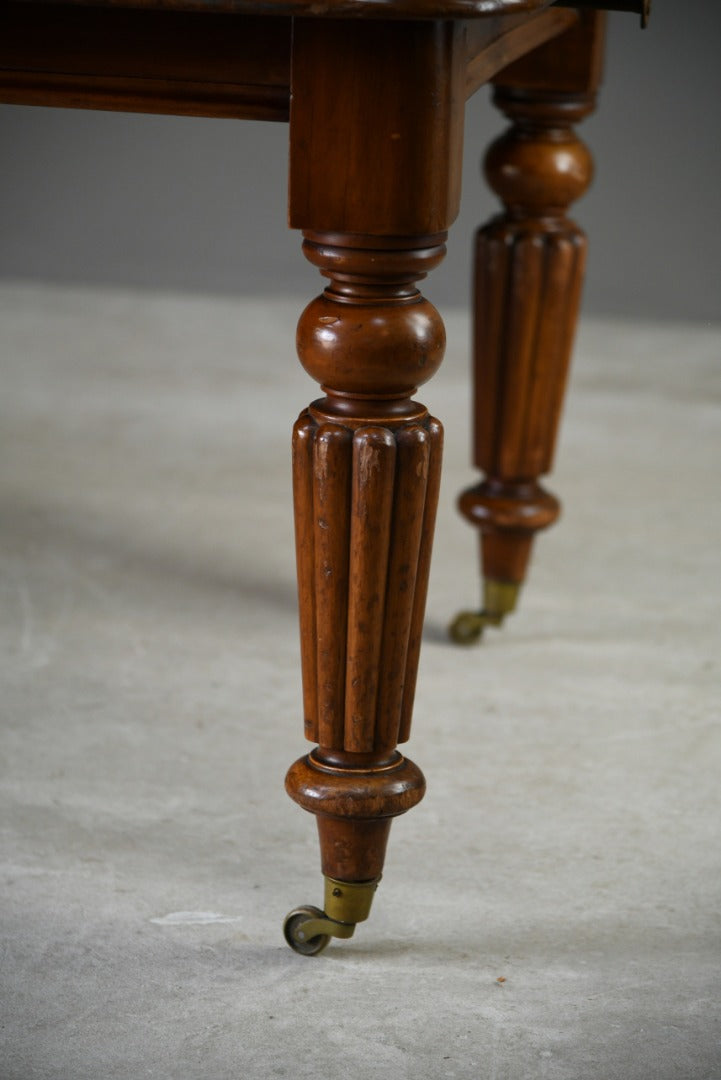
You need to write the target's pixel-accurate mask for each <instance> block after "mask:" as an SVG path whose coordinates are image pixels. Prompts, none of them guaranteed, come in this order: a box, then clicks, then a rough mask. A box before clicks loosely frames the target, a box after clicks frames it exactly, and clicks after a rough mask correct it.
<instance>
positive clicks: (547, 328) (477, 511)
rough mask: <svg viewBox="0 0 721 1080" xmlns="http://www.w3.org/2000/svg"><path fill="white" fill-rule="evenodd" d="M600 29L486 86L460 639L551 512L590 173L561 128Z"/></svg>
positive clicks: (493, 615)
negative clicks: (488, 138) (489, 207)
mask: <svg viewBox="0 0 721 1080" xmlns="http://www.w3.org/2000/svg"><path fill="white" fill-rule="evenodd" d="M603 21H604V20H603V16H602V15H600V14H599V13H597V12H591V13H586V14H585V15H583V16H582V18H581V20H580V21H579V23H578V24H577V25H576V26H574V27H573V28H572V29H570V30H568V31H566V32H565V33H564V34H563V35H561V36H560V37H558V38H556V39H554V40H553V41H551V42H549V43H548V44H546V45H543V46H542V47H540V48H539V49H536V50H535V51H534V52H532V53H529V54H528V56H526V57H524V58H523V59H522V60H520V61H518V62H516V63H514V64H512V65H511V66H510V67H509V68H507V69H506V70H505V71H503V72H502V73H501V74H500V75H499V76H498V77H497V78H496V79H495V80H494V82H495V93H494V102H495V104H496V105H497V106H498V107H499V108H500V109H501V110H502V111H503V112H504V113H505V114H506V115H507V116H508V117H509V119H510V120H511V127H510V128H509V129H508V130H507V131H506V132H505V133H504V134H503V135H502V136H501V137H500V138H499V139H498V140H496V142H494V143H493V145H492V146H491V147H490V149H489V151H488V154H487V156H486V161H485V172H486V176H487V178H488V181H489V183H490V185H491V187H492V188H493V190H494V191H495V192H496V193H497V194H498V195H499V196H500V198H501V200H502V201H503V204H504V207H505V211H504V213H502V214H500V215H499V216H497V217H495V218H494V219H493V220H491V221H490V222H489V223H488V224H487V225H486V226H485V227H483V228H482V229H480V230H479V232H478V234H477V238H476V280H475V376H474V378H475V464H476V465H477V467H478V468H479V469H480V470H481V471H482V472H483V473H484V474H485V476H484V479H483V480H482V481H481V482H480V483H478V484H476V485H475V486H474V487H472V488H470V489H469V490H468V491H465V492H464V493H463V494H462V495H461V497H460V500H459V505H460V509H461V512H462V513H463V514H464V515H465V517H466V518H467V519H468V520H469V521H470V522H471V523H472V524H474V525H476V526H477V527H478V528H479V529H480V543H481V566H482V575H483V582H484V590H483V591H484V596H483V607H482V610H481V611H480V612H478V611H471V612H462V613H461V614H460V615H458V616H457V618H456V619H455V621H454V622H453V623H452V625H451V635H452V637H453V638H454V639H455V640H456V641H458V642H460V643H464V644H466V643H470V642H473V641H476V640H478V638H479V637H480V635H481V633H482V631H483V628H484V627H485V626H486V625H499V624H500V623H501V622H502V621H503V618H504V617H505V616H506V615H507V614H509V613H510V612H511V611H513V609H514V608H515V606H516V601H517V597H518V592H519V590H520V587H521V585H522V583H523V581H524V578H525V576H526V570H527V566H528V562H529V557H530V553H531V547H532V543H533V538H534V536H535V534H536V532H537V531H538V530H540V529H544V528H546V527H547V526H548V525H550V524H551V523H552V522H554V521H555V520H556V518H557V517H558V514H559V509H560V507H559V503H558V500H557V499H556V498H555V496H553V495H551V494H550V493H549V492H547V491H545V490H544V488H543V487H541V485H540V484H539V482H538V481H539V477H541V476H542V475H544V474H545V473H547V472H549V471H550V469H551V466H552V461H553V453H554V446H555V442H556V435H557V431H558V423H559V418H560V414H561V408H562V404H563V395H564V390H565V385H566V377H567V373H568V366H569V361H570V357H571V349H572V344H573V337H574V332H575V324H576V319H577V314H578V308H579V301H580V295H581V285H582V278H583V270H584V262H585V254H586V240H585V236H584V234H583V233H582V231H581V230H580V229H579V228H578V226H577V225H576V224H575V223H574V222H573V221H571V220H570V219H569V218H568V217H567V215H566V211H567V209H568V207H569V205H570V204H571V203H572V202H573V201H574V200H575V199H578V198H579V197H580V196H581V195H582V194H583V193H584V191H585V190H586V188H587V186H588V184H589V183H590V181H591V177H592V161H591V157H590V154H589V152H588V150H587V149H586V147H585V146H584V144H583V143H582V142H581V141H580V140H579V139H578V138H577V136H576V134H575V132H574V129H573V125H574V124H575V123H576V122H578V121H579V120H582V119H583V118H584V117H585V116H587V115H588V113H589V112H591V111H592V109H593V107H594V103H595V96H596V90H597V88H598V85H599V82H600V73H601V60H602V45H603Z"/></svg>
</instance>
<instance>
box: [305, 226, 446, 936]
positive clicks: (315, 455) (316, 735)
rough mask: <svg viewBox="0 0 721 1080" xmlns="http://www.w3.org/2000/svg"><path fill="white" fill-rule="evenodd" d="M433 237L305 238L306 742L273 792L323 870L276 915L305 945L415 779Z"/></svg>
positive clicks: (434, 333)
mask: <svg viewBox="0 0 721 1080" xmlns="http://www.w3.org/2000/svg"><path fill="white" fill-rule="evenodd" d="M444 239H445V238H444V236H443V235H439V236H432V237H418V238H414V239H407V240H395V241H391V240H389V239H385V240H374V239H372V238H364V237H360V236H339V235H333V236H330V237H325V236H323V235H320V234H310V233H307V234H306V240H305V244H304V250H305V253H306V255H307V257H308V258H309V259H310V260H311V262H314V263H315V264H316V265H317V266H318V267H319V268H320V269H321V270H322V271H323V272H324V273H326V274H327V275H328V276H329V277H330V279H331V283H330V285H329V286H328V287H327V288H326V289H325V291H324V293H323V295H322V296H320V297H318V299H317V300H314V301H313V302H312V303H311V304H310V305H309V307H308V308H307V309H306V311H305V312H304V314H303V315H302V317H301V320H300V323H299V327H298V352H299V355H300V359H301V361H302V363H303V365H304V367H305V368H306V369H307V370H308V371H309V372H310V374H311V375H313V377H314V378H315V379H317V380H318V382H320V383H321V384H322V385H323V388H324V390H325V392H326V396H325V397H324V398H322V399H320V400H319V401H316V402H314V404H313V405H311V407H310V408H309V409H307V410H306V411H305V412H303V413H302V414H301V416H300V418H299V420H298V422H297V423H296V426H295V430H294V438H293V476H294V492H295V516H296V538H297V558H298V577H299V582H300V598H301V652H302V669H303V693H304V711H305V731H306V735H307V737H308V738H309V739H311V740H312V741H314V742H316V743H317V744H318V745H317V747H316V749H315V750H313V751H311V753H310V754H307V755H305V756H304V757H302V758H301V759H300V760H299V761H297V762H296V763H295V764H294V765H293V766H292V767H291V769H290V771H289V773H288V776H287V778H286V787H287V790H288V792H289V794H290V795H291V797H292V798H293V799H295V801H296V802H298V803H299V804H300V805H301V806H303V807H304V808H305V809H306V810H310V811H311V812H312V813H314V814H316V816H317V822H318V832H319V836H320V845H321V864H322V870H323V874H324V875H325V878H326V897H325V905H324V908H325V910H324V912H320V911H318V910H316V909H313V908H299V909H296V910H295V911H293V912H291V914H290V915H289V917H288V919H287V921H286V937H287V938H288V941H289V943H290V944H291V945H293V946H294V947H300V951H304V952H310V951H313V952H315V951H320V948H322V947H323V946H324V945H325V944H326V943H327V940H328V939H329V937H330V936H336V937H348V936H350V934H351V933H352V931H353V928H354V926H355V923H356V922H359V921H361V919H364V918H366V917H367V915H368V913H369V910H370V902H371V899H372V896H373V893H374V891H375V888H376V885H377V883H378V881H379V879H380V876H381V871H382V868H383V859H384V855H385V847H386V842H387V839H388V832H389V829H390V823H391V819H392V818H393V817H395V816H397V815H398V814H402V813H404V812H405V811H406V810H408V809H410V808H411V807H412V806H414V805H415V804H416V803H417V802H418V801H419V800H420V799H421V798H422V796H423V793H424V788H425V782H424V779H423V775H422V773H421V771H420V769H418V767H417V766H416V765H414V764H413V763H412V762H411V761H409V760H408V759H406V758H404V757H403V756H402V755H401V754H400V753H399V752H398V750H397V749H396V747H397V744H398V743H401V742H404V741H405V740H407V739H408V736H409V733H410V723H411V712H412V707H413V697H414V691H415V682H416V672H417V669H418V654H419V650H420V642H421V629H422V624H423V611H424V606H425V599H426V589H427V585H428V571H429V566H430V549H431V541H432V536H433V524H434V519H435V513H436V504H437V500H438V486H439V478H440V461H441V446H442V429H441V426H440V424H439V423H438V421H437V420H434V419H433V418H432V417H430V416H429V415H428V412H427V410H426V409H425V408H424V407H423V406H422V405H419V404H418V403H417V402H415V401H413V400H412V398H411V394H412V393H413V391H414V390H415V388H416V385H417V384H418V383H420V382H425V380H426V379H428V378H429V377H430V376H431V375H432V374H433V373H434V372H435V370H436V369H437V367H438V365H439V364H440V362H441V359H442V356H443V349H444V344H445V334H444V329H443V323H442V322H441V319H440V316H439V315H438V313H437V312H436V310H435V309H434V308H433V306H432V305H431V304H430V303H428V301H427V300H424V299H423V297H422V296H421V294H420V293H419V292H418V290H417V289H416V287H415V281H416V279H417V278H419V277H422V276H424V275H425V273H426V272H427V270H429V269H430V268H431V267H432V266H434V265H436V264H437V263H438V262H439V261H440V259H441V258H442V256H443V253H444V251H445V248H444ZM391 359H392V363H389V360H391Z"/></svg>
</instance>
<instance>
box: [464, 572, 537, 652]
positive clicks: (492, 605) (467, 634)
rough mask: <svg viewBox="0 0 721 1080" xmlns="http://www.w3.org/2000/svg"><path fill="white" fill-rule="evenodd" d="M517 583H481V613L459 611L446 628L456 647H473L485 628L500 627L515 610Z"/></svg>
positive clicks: (488, 581)
mask: <svg viewBox="0 0 721 1080" xmlns="http://www.w3.org/2000/svg"><path fill="white" fill-rule="evenodd" d="M520 590H521V586H520V584H519V583H516V582H512V581H494V580H493V579H491V578H486V580H485V581H484V582H483V608H482V609H481V611H461V612H459V614H458V615H456V617H455V619H454V620H453V622H452V623H451V624H450V626H449V627H448V633H449V635H450V637H451V640H452V641H455V643H456V645H474V644H475V643H476V642H477V641H480V639H481V636H482V634H483V631H484V630H485V628H486V627H487V626H501V624H502V623H503V620H504V619H505V617H506V615H510V614H511V612H512V611H514V610H515V607H516V604H517V602H518V594H519V592H520Z"/></svg>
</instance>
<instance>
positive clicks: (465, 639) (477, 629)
mask: <svg viewBox="0 0 721 1080" xmlns="http://www.w3.org/2000/svg"><path fill="white" fill-rule="evenodd" d="M484 626H485V620H484V618H483V616H482V615H479V614H478V612H476V611H461V612H460V613H459V614H458V615H456V617H455V619H454V620H453V622H452V623H451V625H450V626H449V627H448V633H449V635H450V637H451V640H452V641H455V643H456V645H475V644H476V642H477V641H480V640H481V637H482V636H483V627H484Z"/></svg>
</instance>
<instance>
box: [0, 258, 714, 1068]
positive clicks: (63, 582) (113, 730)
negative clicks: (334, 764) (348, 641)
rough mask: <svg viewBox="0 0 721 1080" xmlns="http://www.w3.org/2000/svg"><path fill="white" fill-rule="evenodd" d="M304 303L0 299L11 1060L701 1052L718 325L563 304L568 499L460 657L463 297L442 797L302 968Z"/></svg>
mask: <svg viewBox="0 0 721 1080" xmlns="http://www.w3.org/2000/svg"><path fill="white" fill-rule="evenodd" d="M309 282H310V284H309V290H310V289H311V288H312V287H313V284H312V279H310V278H309ZM429 292H431V290H430V289H429ZM431 295H432V292H431ZM300 306H301V303H300V302H288V303H286V304H283V305H278V306H277V305H270V304H266V303H260V302H253V303H252V304H251V303H232V302H229V301H219V300H213V299H208V298H201V297H191V298H183V299H181V298H178V297H172V296H171V297H149V296H133V295H131V294H126V293H118V292H100V291H98V292H93V291H91V290H84V291H83V290H56V289H52V288H40V287H22V286H16V287H13V286H10V285H5V286H4V287H3V288H2V289H0V307H1V311H2V318H1V320H0V335H1V336H0V357H1V361H2V365H1V366H2V390H1V391H0V409H1V410H2V415H1V417H0V425H1V426H0V439H1V441H2V445H1V452H0V559H1V561H0V589H1V594H0V595H1V610H0V618H1V622H0V639H1V656H2V661H1V662H2V676H1V681H2V695H1V700H0V710H1V712H2V740H3V777H2V788H1V793H0V799H1V801H0V820H1V822H2V901H1V909H0V920H1V924H2V925H1V929H2V967H1V972H0V978H1V979H2V984H3V986H2V990H1V992H0V999H1V1001H0V1010H1V1012H2V1052H1V1054H0V1076H1V1077H2V1080H36V1078H37V1080H98V1077H102V1078H104V1080H116V1078H117V1080H140V1078H142V1077H155V1078H161V1080H201V1078H203V1080H231V1078H232V1080H265V1078H270V1077H276V1076H278V1077H280V1076H286V1077H289V1078H291V1077H292V1078H294V1080H304V1078H311V1077H312V1078H314V1080H315V1078H317V1077H325V1078H328V1080H341V1078H345V1077H347V1076H353V1077H358V1078H361V1080H376V1078H378V1080H380V1078H383V1080H386V1078H388V1077H390V1076H393V1077H396V1078H408V1080H410V1078H413V1080H440V1078H445V1077H456V1078H459V1080H476V1078H481V1080H581V1078H582V1080H719V1078H721V1042H720V1039H721V936H720V935H721V914H720V903H719V899H720V894H721V843H720V841H719V809H721V785H720V784H719V775H720V773H721V732H720V730H719V726H720V720H721V701H720V698H721V694H720V693H719V690H720V687H721V670H720V661H719V655H720V652H721V650H720V649H719V646H720V644H721V634H720V631H719V601H720V600H721V554H720V553H719V537H720V536H721V499H720V498H719V462H720V461H721V328H713V327H711V328H709V327H707V328H702V327H693V326H673V325H669V326H658V325H656V326H639V325H634V324H626V325H624V324H614V323H610V322H591V321H589V322H588V323H587V324H586V325H585V326H584V328H583V330H582V333H581V338H580V342H579V348H578V356H577V363H576V367H575V374H574V379H573V383H572V388H571V393H570V400H569V407H568V410H567V418H566V423H565V428H564V433H563V438H562V441H561V446H560V449H559V455H558V464H557V469H556V472H555V475H554V478H553V481H552V482H551V486H552V487H553V488H554V490H556V491H558V492H559V494H560V495H561V496H562V498H563V500H564V503H565V507H566V511H565V515H564V519H563V521H562V523H561V524H560V525H559V526H558V527H556V528H555V529H554V530H553V531H552V532H550V533H549V534H547V535H546V536H545V537H543V538H542V540H541V542H540V543H539V545H538V549H537V556H536V559H535V562H534V566H533V574H532V579H531V582H530V584H529V586H528V588H527V590H526V592H525V594H524V596H523V599H522V608H521V611H520V612H519V613H518V614H517V615H515V616H514V617H513V618H512V620H510V621H509V622H508V624H507V626H506V628H505V629H504V630H503V631H502V632H500V633H490V632H489V633H488V635H487V638H486V640H485V641H484V643H483V645H482V646H481V647H480V648H478V649H474V650H470V651H464V650H461V649H458V648H457V647H452V646H451V645H449V644H448V642H447V640H446V638H445V634H444V626H445V624H446V622H447V620H448V619H449V617H450V616H451V615H452V614H453V613H454V611H455V610H457V609H458V608H459V607H462V606H468V605H469V604H470V605H471V606H472V605H473V604H474V603H475V599H476V592H477V577H476V565H475V541H474V537H473V535H472V533H471V530H470V529H469V528H468V527H467V526H466V525H465V524H464V523H463V522H462V521H461V520H460V519H459V518H458V517H457V516H456V514H455V511H454V508H453V503H454V499H455V493H456V491H457V490H458V489H459V488H460V487H462V486H463V485H464V484H466V483H467V482H468V481H469V479H470V478H471V476H472V472H471V470H470V469H469V467H468V465H467V463H466V462H467V453H466V447H467V443H468V406H467V398H468V379H467V371H466V366H467V362H466V335H467V326H466V323H465V320H464V318H463V317H462V316H461V315H460V314H454V313H451V315H450V317H449V318H448V320H447V322H448V327H449V333H450V346H449V353H448V358H447V361H446V364H445V367H444V368H443V369H442V370H441V372H440V373H439V374H438V375H437V376H436V378H435V380H434V382H433V383H432V384H431V385H429V386H428V387H426V392H425V393H424V394H423V395H422V396H423V399H424V400H425V401H427V402H428V404H429V405H431V407H432V408H433V410H434V411H435V412H436V413H437V415H439V416H441V418H443V419H444V420H445V421H446V425H447V431H448V450H447V459H446V460H447V469H446V474H445V481H444V486H443V490H442V493H441V500H442V506H441V515H440V522H439V529H438V540H437V546H436V551H435V565H434V573H433V578H432V587H431V595H430V599H429V610H428V622H427V631H426V642H425V652H424V656H423V662H422V671H421V679H420V685H419V692H418V699H417V707H416V719H415V730H414V734H413V738H412V741H411V743H410V744H409V753H410V756H411V757H412V758H413V759H414V760H416V761H417V762H418V763H419V764H420V765H421V766H422V768H423V769H424V771H425V773H426V776H427V779H428V795H427V796H426V799H425V801H424V802H423V803H422V804H421V806H419V807H418V808H417V809H416V810H414V811H413V812H412V813H410V814H409V815H407V817H405V818H401V819H399V820H398V821H397V822H395V824H394V826H393V832H392V835H391V843H390V848H389V855H388V862H387V868H386V874H385V878H384V882H383V885H382V886H381V889H380V890H379V893H378V896H377V899H376V902H375V909H374V913H373V915H372V918H371V920H370V922H369V923H368V924H366V925H364V926H362V927H360V928H359V929H358V931H357V934H356V937H355V938H354V939H353V940H352V941H350V942H347V943H336V944H333V945H332V946H331V947H330V949H329V950H328V951H327V952H326V953H325V954H324V955H323V956H322V957H318V958H315V959H306V958H302V957H299V956H297V955H295V954H293V953H292V952H290V950H289V949H288V948H287V947H286V946H285V944H284V943H283V941H282V937H281V931H280V926H281V922H282V918H283V916H284V914H285V912H286V911H287V910H288V909H289V908H290V907H293V906H295V905H296V904H298V903H319V902H320V900H321V879H320V874H319V872H318V856H317V845H316V838H315V829H314V824H313V821H312V819H311V818H310V816H309V815H306V814H304V813H303V812H302V811H301V810H299V809H298V808H297V807H296V806H294V804H293V803H291V802H290V800H288V799H287V797H286V796H285V794H284V792H283V784H282V782H283V776H284V773H285V769H286V767H287V765H288V764H289V763H290V762H291V761H292V760H293V759H294V758H295V757H297V756H298V755H299V754H300V753H301V752H302V751H303V748H304V743H303V741H302V738H301V724H300V709H299V704H298V703H299V677H298V656H297V634H296V614H295V595H294V569H293V548H292V521H291V516H290V501H289V477H288V473H289V469H288V432H289V429H290V425H291V421H292V419H293V418H294V416H295V415H296V414H297V412H298V411H299V410H300V408H301V407H302V406H303V405H304V404H305V403H306V402H307V401H308V400H310V398H311V397H313V396H314V393H315V390H314V387H313V385H312V384H311V382H310V380H309V379H307V377H306V376H305V375H304V374H303V373H302V371H300V369H299V367H298V365H297V363H296V361H295V359H294V356H293V349H292V344H291V342H292V339H293V332H294V324H295V320H296V316H297V314H298V311H299V308H300Z"/></svg>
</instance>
